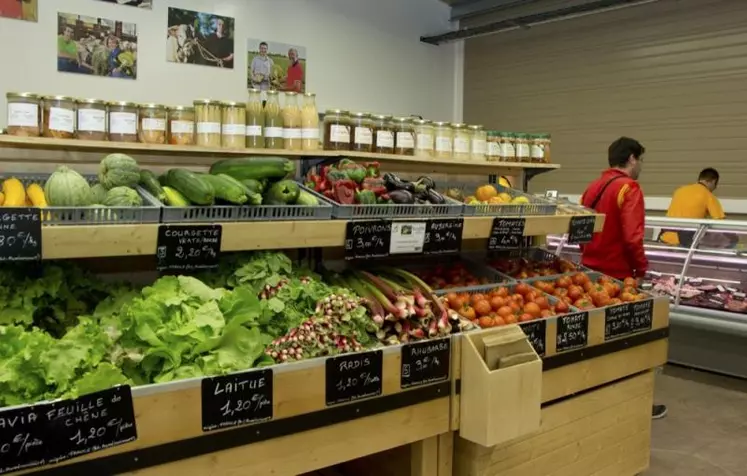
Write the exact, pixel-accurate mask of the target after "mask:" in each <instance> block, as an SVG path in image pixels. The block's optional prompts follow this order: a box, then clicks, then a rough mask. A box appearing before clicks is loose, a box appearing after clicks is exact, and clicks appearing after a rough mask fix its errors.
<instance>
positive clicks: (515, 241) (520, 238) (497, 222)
mask: <svg viewBox="0 0 747 476" xmlns="http://www.w3.org/2000/svg"><path fill="white" fill-rule="evenodd" d="M526 222H527V221H526V219H525V218H494V219H493V228H492V229H491V230H490V237H489V238H488V250H490V251H492V250H500V249H501V248H519V247H520V246H522V245H523V243H524V228H525V227H526Z"/></svg>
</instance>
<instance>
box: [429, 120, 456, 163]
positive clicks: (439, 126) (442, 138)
mask: <svg viewBox="0 0 747 476" xmlns="http://www.w3.org/2000/svg"><path fill="white" fill-rule="evenodd" d="M433 131H434V134H435V135H436V152H435V154H434V155H435V157H436V158H438V159H450V158H451V154H452V152H453V147H454V129H453V128H452V127H451V123H449V122H434V123H433Z"/></svg>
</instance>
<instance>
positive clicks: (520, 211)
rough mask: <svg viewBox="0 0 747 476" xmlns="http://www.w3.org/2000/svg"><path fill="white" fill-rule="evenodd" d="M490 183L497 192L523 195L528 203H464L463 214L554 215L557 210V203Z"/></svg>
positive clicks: (512, 195) (517, 195) (515, 195)
mask: <svg viewBox="0 0 747 476" xmlns="http://www.w3.org/2000/svg"><path fill="white" fill-rule="evenodd" d="M491 185H492V186H493V187H494V188H495V189H496V190H497V191H498V193H507V194H509V195H510V196H511V199H514V198H517V197H524V198H526V199H527V200H528V202H529V203H496V204H490V203H485V204H482V203H481V204H477V205H468V204H465V205H464V215H465V216H495V217H523V216H538V215H555V213H556V211H557V208H558V206H557V204H556V203H553V202H551V201H550V200H547V199H545V198H540V197H536V196H534V195H532V194H529V193H524V192H522V191H519V190H516V189H513V188H508V187H504V186H502V185H498V184H491ZM463 187H464V186H463ZM462 193H464V192H462Z"/></svg>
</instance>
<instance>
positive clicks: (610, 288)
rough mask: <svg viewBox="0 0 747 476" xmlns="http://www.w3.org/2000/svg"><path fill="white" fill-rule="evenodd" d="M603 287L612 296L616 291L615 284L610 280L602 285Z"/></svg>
mask: <svg viewBox="0 0 747 476" xmlns="http://www.w3.org/2000/svg"><path fill="white" fill-rule="evenodd" d="M602 287H603V288H604V290H605V292H606V293H607V294H609V295H610V297H612V295H613V293H614V292H615V285H614V284H612V283H610V282H606V283H604V284H603V285H602Z"/></svg>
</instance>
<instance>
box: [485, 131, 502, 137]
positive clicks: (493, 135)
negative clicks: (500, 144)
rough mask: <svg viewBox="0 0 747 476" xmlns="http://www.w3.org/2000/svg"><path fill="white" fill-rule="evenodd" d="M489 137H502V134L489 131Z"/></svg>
mask: <svg viewBox="0 0 747 476" xmlns="http://www.w3.org/2000/svg"><path fill="white" fill-rule="evenodd" d="M487 134H488V137H500V135H501V133H500V132H498V131H488V132H487Z"/></svg>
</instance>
